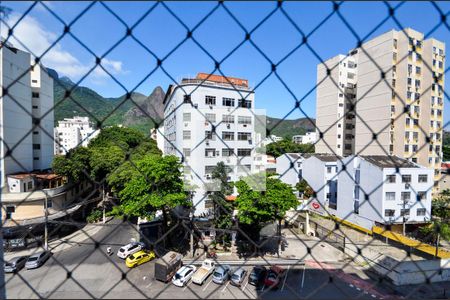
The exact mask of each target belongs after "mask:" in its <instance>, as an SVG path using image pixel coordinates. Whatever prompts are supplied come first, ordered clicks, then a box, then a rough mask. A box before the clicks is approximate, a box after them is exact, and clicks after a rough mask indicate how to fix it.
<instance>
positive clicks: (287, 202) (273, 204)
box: [236, 177, 298, 225]
mask: <svg viewBox="0 0 450 300" xmlns="http://www.w3.org/2000/svg"><path fill="white" fill-rule="evenodd" d="M236 187H237V189H238V193H239V196H238V197H237V199H236V205H237V209H238V211H239V213H238V218H239V221H240V222H242V223H244V224H249V225H250V224H264V223H267V222H271V221H275V220H281V219H282V218H283V217H284V215H285V214H286V211H288V210H289V209H291V208H294V207H296V206H297V205H298V201H297V198H296V197H295V195H294V193H293V192H292V188H291V187H290V186H289V185H288V184H286V183H283V182H282V181H281V180H279V179H275V178H271V177H267V179H266V191H254V190H253V189H252V188H251V187H250V186H249V185H248V184H247V182H246V181H245V180H242V179H241V180H239V181H238V182H237V183H236Z"/></svg>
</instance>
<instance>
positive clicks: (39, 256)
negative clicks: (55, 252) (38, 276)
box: [25, 251, 52, 270]
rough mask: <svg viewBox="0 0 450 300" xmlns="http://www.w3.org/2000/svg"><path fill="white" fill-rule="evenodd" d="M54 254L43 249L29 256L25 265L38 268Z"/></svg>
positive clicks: (29, 267)
mask: <svg viewBox="0 0 450 300" xmlns="http://www.w3.org/2000/svg"><path fill="white" fill-rule="evenodd" d="M51 255H52V253H51V252H50V251H42V252H39V253H36V254H33V255H31V256H30V257H28V259H27V262H26V263H25V267H26V268H27V269H28V270H29V269H36V268H39V267H40V266H42V265H43V264H44V263H45V262H46V261H47V260H48V259H49V258H50V256H51Z"/></svg>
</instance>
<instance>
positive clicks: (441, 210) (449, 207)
mask: <svg viewBox="0 0 450 300" xmlns="http://www.w3.org/2000/svg"><path fill="white" fill-rule="evenodd" d="M431 215H432V216H433V217H435V218H439V219H441V220H450V190H444V191H442V192H441V194H440V195H439V196H438V197H437V198H435V199H433V201H432V202H431Z"/></svg>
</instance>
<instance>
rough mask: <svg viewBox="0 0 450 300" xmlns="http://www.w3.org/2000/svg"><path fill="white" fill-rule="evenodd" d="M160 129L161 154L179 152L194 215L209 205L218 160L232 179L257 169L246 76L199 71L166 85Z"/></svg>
mask: <svg viewBox="0 0 450 300" xmlns="http://www.w3.org/2000/svg"><path fill="white" fill-rule="evenodd" d="M229 82H231V83H232V84H230V83H229ZM164 135H165V141H164V154H165V155H170V154H172V155H176V156H178V157H180V159H181V161H182V162H183V164H184V175H185V180H186V181H187V182H188V183H189V185H190V186H191V187H192V188H193V191H194V192H195V193H194V196H193V205H194V207H195V215H200V214H203V213H208V211H209V210H210V209H211V208H212V202H211V201H210V200H209V196H208V191H211V189H212V188H211V186H210V184H211V182H212V180H211V179H212V178H211V174H212V171H213V170H214V168H215V166H216V165H217V163H218V162H221V161H222V162H224V163H225V165H226V166H227V169H228V172H229V180H231V181H236V180H238V179H239V177H241V176H246V175H248V174H252V173H254V172H257V170H256V168H255V162H254V160H253V157H254V156H255V154H256V151H255V145H258V144H259V143H258V141H256V140H255V139H256V138H257V135H256V132H255V113H254V93H253V92H252V91H251V89H250V88H249V86H248V81H247V80H245V79H239V78H232V77H227V78H225V77H222V76H217V75H209V74H204V73H199V74H198V75H197V77H196V78H192V79H183V80H182V81H181V82H180V83H179V84H178V85H177V86H169V88H168V91H167V93H166V97H165V99H164Z"/></svg>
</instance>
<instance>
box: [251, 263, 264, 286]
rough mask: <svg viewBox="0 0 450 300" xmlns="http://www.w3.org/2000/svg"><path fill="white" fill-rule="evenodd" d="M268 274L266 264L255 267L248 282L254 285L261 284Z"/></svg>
mask: <svg viewBox="0 0 450 300" xmlns="http://www.w3.org/2000/svg"><path fill="white" fill-rule="evenodd" d="M266 275H267V269H266V268H265V267H264V266H255V267H253V269H252V271H251V273H250V275H248V283H249V284H251V285H254V286H259V285H260V284H262V283H264V279H265V278H266Z"/></svg>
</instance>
